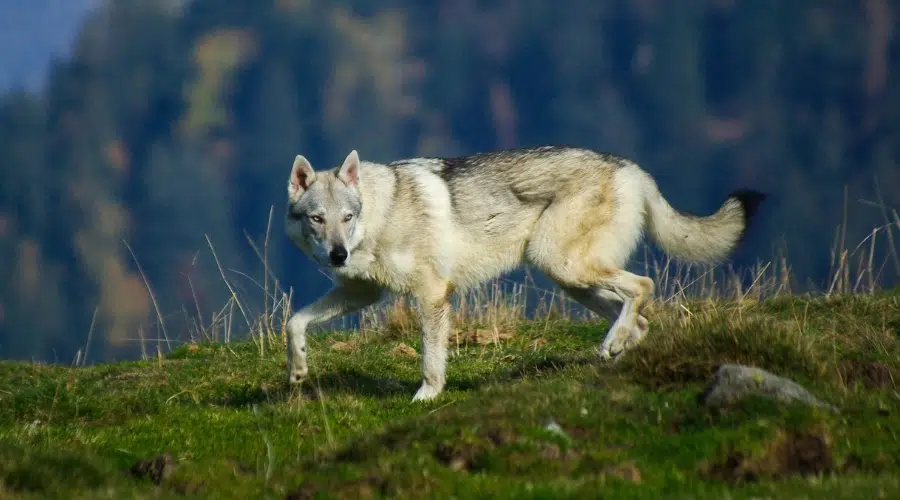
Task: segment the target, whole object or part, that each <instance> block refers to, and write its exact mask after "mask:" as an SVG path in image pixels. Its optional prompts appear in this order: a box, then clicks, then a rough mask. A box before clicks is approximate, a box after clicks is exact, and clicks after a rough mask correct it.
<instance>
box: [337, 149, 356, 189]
mask: <svg viewBox="0 0 900 500" xmlns="http://www.w3.org/2000/svg"><path fill="white" fill-rule="evenodd" d="M337 176H338V179H340V180H342V181H344V184H346V185H348V186H355V185H356V183H357V182H358V181H359V153H357V152H356V150H355V149H354V150H353V151H350V154H348V155H347V158H346V159H345V160H344V164H343V165H341V168H339V169H338V172H337Z"/></svg>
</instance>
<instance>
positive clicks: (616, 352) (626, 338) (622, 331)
mask: <svg viewBox="0 0 900 500" xmlns="http://www.w3.org/2000/svg"><path fill="white" fill-rule="evenodd" d="M636 337H637V338H636ZM640 338H642V336H641V335H640V333H638V330H637V328H635V329H634V331H632V330H631V329H629V328H626V327H624V326H618V327H615V328H613V329H612V330H610V331H609V333H608V334H607V335H606V339H604V340H603V345H601V346H600V352H599V355H600V360H601V361H615V360H618V359H619V358H621V357H622V355H623V354H624V353H625V351H627V350H628V349H629V348H630V347H631V346H632V345H633V344H634V343H636V341H640Z"/></svg>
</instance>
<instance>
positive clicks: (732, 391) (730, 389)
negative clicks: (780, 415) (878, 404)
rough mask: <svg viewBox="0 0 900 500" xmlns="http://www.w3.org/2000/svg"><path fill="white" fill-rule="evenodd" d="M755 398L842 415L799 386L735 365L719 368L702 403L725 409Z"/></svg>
mask: <svg viewBox="0 0 900 500" xmlns="http://www.w3.org/2000/svg"><path fill="white" fill-rule="evenodd" d="M754 394H755V395H760V396H769V397H772V398H775V399H776V400H778V401H781V402H785V403H787V402H791V401H796V402H800V403H803V404H806V405H808V406H814V407H819V408H825V409H827V410H829V411H832V412H834V413H839V412H840V410H838V408H837V407H835V406H834V405H831V404H829V403H826V402H824V401H822V400H820V399H818V398H816V397H815V396H813V395H812V394H811V393H810V392H809V391H807V390H806V389H804V388H803V386H801V385H800V384H798V383H796V382H793V381H791V380H788V379H786V378H784V377H779V376H778V375H775V374H773V373H770V372H767V371H765V370H763V369H761V368H755V367H752V366H743V365H733V364H727V365H722V366H720V367H719V371H718V372H716V378H715V379H714V380H713V382H712V383H711V384H710V385H709V387H707V389H706V391H704V393H703V396H702V400H703V402H704V403H705V404H706V405H707V406H724V405H728V404H732V403H734V402H736V401H738V400H740V399H742V398H744V397H746V396H749V395H754Z"/></svg>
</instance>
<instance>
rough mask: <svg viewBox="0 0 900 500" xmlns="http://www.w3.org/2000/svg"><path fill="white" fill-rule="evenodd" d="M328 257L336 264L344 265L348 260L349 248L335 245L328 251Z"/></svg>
mask: <svg viewBox="0 0 900 500" xmlns="http://www.w3.org/2000/svg"><path fill="white" fill-rule="evenodd" d="M328 259H329V260H331V263H332V264H333V265H335V266H342V265H344V262H346V261H347V249H346V248H344V247H343V246H338V247H334V248H332V249H331V251H330V252H328Z"/></svg>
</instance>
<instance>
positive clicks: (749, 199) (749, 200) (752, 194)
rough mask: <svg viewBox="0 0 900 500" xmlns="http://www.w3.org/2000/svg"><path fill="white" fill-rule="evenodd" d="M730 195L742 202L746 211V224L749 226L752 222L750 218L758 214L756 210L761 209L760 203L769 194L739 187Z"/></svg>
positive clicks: (742, 206)
mask: <svg viewBox="0 0 900 500" xmlns="http://www.w3.org/2000/svg"><path fill="white" fill-rule="evenodd" d="M728 197H729V198H734V199H736V200H737V201H738V202H740V204H741V208H742V209H743V212H744V225H745V226H747V225H749V224H750V219H752V218H753V216H754V215H756V212H758V211H759V205H760V204H761V203H762V202H763V201H764V200H765V199H766V198H768V197H769V195H768V194H766V193H761V192H759V191H754V190H752V189H738V190H736V191H732V192H731V194H729V195H728Z"/></svg>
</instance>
